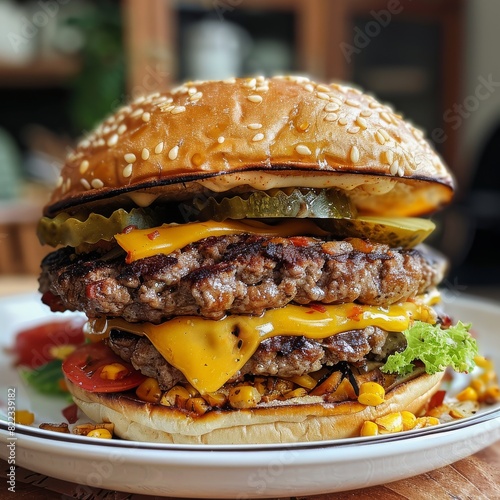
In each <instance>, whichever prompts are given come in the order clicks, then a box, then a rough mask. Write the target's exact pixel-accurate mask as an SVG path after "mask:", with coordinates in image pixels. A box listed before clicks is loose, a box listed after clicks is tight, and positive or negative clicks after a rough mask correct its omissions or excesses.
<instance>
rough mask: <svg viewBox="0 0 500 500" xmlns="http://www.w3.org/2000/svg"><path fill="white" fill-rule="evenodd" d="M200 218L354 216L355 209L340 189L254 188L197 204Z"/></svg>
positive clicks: (220, 219)
mask: <svg viewBox="0 0 500 500" xmlns="http://www.w3.org/2000/svg"><path fill="white" fill-rule="evenodd" d="M196 208H197V209H198V210H200V213H199V219H200V220H214V221H218V222H221V221H223V220H225V219H245V218H250V219H266V218H281V217H284V218H288V217H293V218H300V219H302V218H340V217H347V218H350V217H355V215H356V209H355V207H354V205H353V203H352V202H351V200H350V199H349V197H348V196H347V195H346V193H344V192H342V191H339V190H338V189H292V190H289V191H284V190H281V189H275V190H270V191H255V192H251V193H246V194H244V195H240V196H233V197H231V198H222V199H221V200H220V201H218V200H216V199H215V198H213V197H210V198H208V199H207V200H205V201H204V202H202V203H201V202H199V201H198V203H197V206H196Z"/></svg>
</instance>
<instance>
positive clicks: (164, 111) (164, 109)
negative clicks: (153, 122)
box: [160, 106, 175, 113]
mask: <svg viewBox="0 0 500 500" xmlns="http://www.w3.org/2000/svg"><path fill="white" fill-rule="evenodd" d="M174 108H175V106H167V107H163V108H160V111H161V112H162V113H170V111H172V110H173V109H174Z"/></svg>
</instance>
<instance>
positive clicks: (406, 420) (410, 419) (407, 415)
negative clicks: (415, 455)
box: [401, 410, 417, 431]
mask: <svg viewBox="0 0 500 500" xmlns="http://www.w3.org/2000/svg"><path fill="white" fill-rule="evenodd" d="M401 417H402V419H403V430H404V431H409V430H411V429H413V428H414V427H415V424H416V423H417V417H416V416H415V415H414V414H413V413H412V412H411V411H406V410H403V411H402V412H401Z"/></svg>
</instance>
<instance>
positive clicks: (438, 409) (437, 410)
mask: <svg viewBox="0 0 500 500" xmlns="http://www.w3.org/2000/svg"><path fill="white" fill-rule="evenodd" d="M449 411H450V406H449V405H447V404H442V405H439V406H435V407H434V408H431V409H430V410H429V411H428V412H427V413H426V416H428V417H440V416H441V415H443V414H444V413H448V412H449Z"/></svg>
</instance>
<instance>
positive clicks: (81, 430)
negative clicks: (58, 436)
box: [66, 422, 115, 436]
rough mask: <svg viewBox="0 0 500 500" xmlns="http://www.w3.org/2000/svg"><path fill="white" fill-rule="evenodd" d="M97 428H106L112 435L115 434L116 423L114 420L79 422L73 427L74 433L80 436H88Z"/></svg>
mask: <svg viewBox="0 0 500 500" xmlns="http://www.w3.org/2000/svg"><path fill="white" fill-rule="evenodd" d="M66 427H67V424H66ZM97 429H106V430H107V431H108V432H109V433H110V434H111V435H113V432H114V430H115V424H113V423H112V422H102V423H100V424H91V423H87V424H79V425H75V427H73V434H77V435H78V436H88V434H89V432H90V431H94V430H97ZM68 432H69V431H68Z"/></svg>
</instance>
